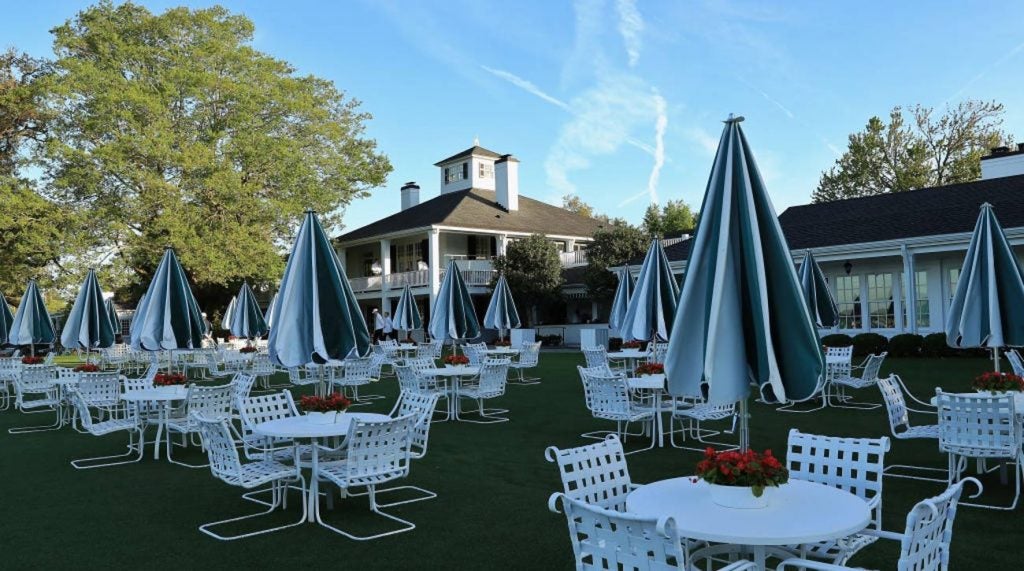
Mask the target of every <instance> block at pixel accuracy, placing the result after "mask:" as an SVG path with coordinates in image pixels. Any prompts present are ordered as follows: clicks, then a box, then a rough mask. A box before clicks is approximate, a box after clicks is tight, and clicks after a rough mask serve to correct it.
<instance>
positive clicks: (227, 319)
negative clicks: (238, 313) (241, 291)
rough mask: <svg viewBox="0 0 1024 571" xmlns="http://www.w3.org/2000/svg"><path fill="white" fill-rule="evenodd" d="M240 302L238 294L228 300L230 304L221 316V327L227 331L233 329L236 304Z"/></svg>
mask: <svg viewBox="0 0 1024 571" xmlns="http://www.w3.org/2000/svg"><path fill="white" fill-rule="evenodd" d="M237 304H238V296H237V295H233V296H231V301H229V302H228V306H227V307H226V308H225V309H224V315H223V316H222V317H221V318H220V328H221V329H224V330H225V331H231V320H232V319H233V318H234V316H235V306H236V305H237Z"/></svg>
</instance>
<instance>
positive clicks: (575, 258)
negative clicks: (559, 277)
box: [558, 250, 587, 268]
mask: <svg viewBox="0 0 1024 571" xmlns="http://www.w3.org/2000/svg"><path fill="white" fill-rule="evenodd" d="M558 257H559V258H560V259H561V261H562V267H563V268H573V267H576V266H585V265H587V251H586V250H575V251H572V252H559V254H558Z"/></svg>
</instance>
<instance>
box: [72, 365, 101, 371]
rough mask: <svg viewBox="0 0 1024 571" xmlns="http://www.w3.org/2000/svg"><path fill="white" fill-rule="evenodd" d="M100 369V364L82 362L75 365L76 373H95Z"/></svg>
mask: <svg viewBox="0 0 1024 571" xmlns="http://www.w3.org/2000/svg"><path fill="white" fill-rule="evenodd" d="M99 370H100V366H99V365H97V364H95V363H82V364H81V365H78V366H76V367H75V369H74V371H75V372H76V373H97V372H99Z"/></svg>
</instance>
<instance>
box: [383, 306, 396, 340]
mask: <svg viewBox="0 0 1024 571" xmlns="http://www.w3.org/2000/svg"><path fill="white" fill-rule="evenodd" d="M383 333H384V335H383V338H384V339H397V336H396V335H395V322H394V321H391V314H390V313H389V312H387V311H385V312H384V331H383Z"/></svg>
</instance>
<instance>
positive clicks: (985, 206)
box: [981, 202, 992, 210]
mask: <svg viewBox="0 0 1024 571" xmlns="http://www.w3.org/2000/svg"><path fill="white" fill-rule="evenodd" d="M986 208H989V209H991V208H992V203H990V202H985V203H983V204H982V205H981V209H982V210H985V209H986Z"/></svg>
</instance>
